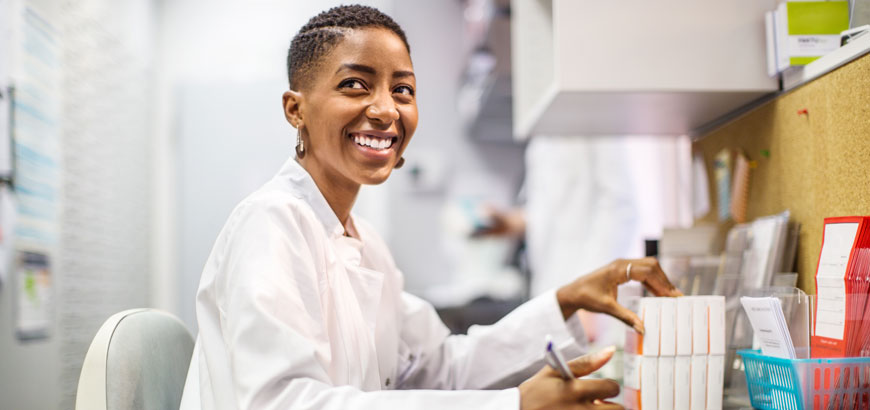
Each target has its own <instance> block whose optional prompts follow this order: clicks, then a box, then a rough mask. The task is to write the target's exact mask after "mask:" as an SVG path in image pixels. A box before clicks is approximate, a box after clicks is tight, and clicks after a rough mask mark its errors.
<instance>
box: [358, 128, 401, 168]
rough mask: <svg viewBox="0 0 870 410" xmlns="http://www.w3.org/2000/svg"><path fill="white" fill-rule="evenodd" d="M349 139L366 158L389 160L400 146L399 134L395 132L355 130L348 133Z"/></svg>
mask: <svg viewBox="0 0 870 410" xmlns="http://www.w3.org/2000/svg"><path fill="white" fill-rule="evenodd" d="M348 140H349V142H350V143H352V144H354V146H355V148H356V149H357V150H358V151H359V152H360V153H362V154H363V155H364V156H365V157H366V158H371V159H377V160H383V161H387V160H390V159H391V158H392V157H393V153H394V152H395V151H396V147H399V146H400V145H401V144H399V143H398V142H399V136H398V134H396V133H394V132H384V131H354V132H350V133H348Z"/></svg>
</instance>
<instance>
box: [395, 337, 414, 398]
mask: <svg viewBox="0 0 870 410" xmlns="http://www.w3.org/2000/svg"><path fill="white" fill-rule="evenodd" d="M398 354H399V357H398V358H397V360H396V375H397V377H396V388H397V389H402V388H407V387H410V386H404V384H405V382H406V381H407V380H408V378H410V377H411V376H412V375H413V374H414V372H415V371H416V370H417V367H418V364H419V363H420V354H419V352H418V351H416V349H411V347H409V346H408V344H407V343H405V341H404V340H400V341H399V349H398Z"/></svg>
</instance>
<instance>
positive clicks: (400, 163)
mask: <svg viewBox="0 0 870 410" xmlns="http://www.w3.org/2000/svg"><path fill="white" fill-rule="evenodd" d="M403 165H405V157H399V160H398V161H397V162H396V165H395V166H394V167H393V168H394V169H399V168H401V167H402V166H403Z"/></svg>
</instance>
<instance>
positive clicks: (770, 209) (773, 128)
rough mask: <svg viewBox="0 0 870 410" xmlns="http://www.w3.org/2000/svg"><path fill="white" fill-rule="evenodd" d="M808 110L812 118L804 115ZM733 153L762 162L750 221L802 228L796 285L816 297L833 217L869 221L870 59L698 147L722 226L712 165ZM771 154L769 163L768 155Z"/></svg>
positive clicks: (716, 133) (791, 95)
mask: <svg viewBox="0 0 870 410" xmlns="http://www.w3.org/2000/svg"><path fill="white" fill-rule="evenodd" d="M803 109H806V112H807V113H806V114H799V113H798V112H799V111H800V110H803ZM725 147H728V148H732V149H736V150H740V151H742V152H743V153H744V154H746V156H747V157H749V159H750V160H753V161H756V163H757V166H756V167H755V168H754V169H752V177H751V182H750V188H749V204H748V209H747V216H748V218H749V220H752V219H754V218H757V217H760V216H765V215H771V214H775V213H779V212H782V211H784V210H786V209H788V210H789V211H791V217H792V219H794V220H796V221H798V222H800V223H801V234H800V238H799V239H798V253H797V271H798V273H799V279H798V284H799V286H800V287H801V289H803V290H804V291H806V292H807V293H815V283H814V280H813V276H814V275H815V270H816V264H817V262H818V258H819V251H820V248H821V241H822V227H823V219H824V218H825V217H828V216H845V215H870V55H865V56H863V57H861V58H859V59H857V60H855V61H853V62H851V63H849V64H847V65H845V66H843V67H840V68H839V69H837V70H835V71H833V72H831V73H828V74H826V75H825V76H823V77H820V78H818V79H816V80H815V81H812V82H810V83H808V84H805V85H803V86H801V87H799V88H798V89H796V90H793V91H791V92H789V93H786V94H783V95H781V96H779V97H777V98H776V99H774V100H772V101H770V102H768V103H766V104H764V105H762V106H760V107H758V108H757V109H755V110H752V111H751V112H749V113H747V114H745V115H743V116H741V117H739V118H737V119H736V120H734V121H732V122H730V123H728V124H726V125H724V126H722V127H720V128H718V129H716V130H714V131H712V132H710V133H709V134H707V135H705V136H703V137H702V138H700V139H699V140H697V141H695V143H694V144H693V149H694V150H695V151H696V152H700V153H701V154H702V155H703V157H704V160H705V163H706V165H707V174H708V177H709V179H710V181H709V184H710V185H709V186H710V187H711V192H710V197H711V199H710V203H711V205H712V208H713V209H712V211H711V212H710V214H708V215H707V216H706V217H704V218H702V219H701V220H700V221H699V222H702V221H703V222H715V221H716V220H717V216H716V215H717V210H716V195H715V186H716V184H715V181H714V180H713V170H712V164H713V157H714V156H715V155H716V153H718V152H719V151H720V150H721V149H723V148H725ZM763 150H767V151H768V152H769V156H765V155H764V154H763V153H762V151H763Z"/></svg>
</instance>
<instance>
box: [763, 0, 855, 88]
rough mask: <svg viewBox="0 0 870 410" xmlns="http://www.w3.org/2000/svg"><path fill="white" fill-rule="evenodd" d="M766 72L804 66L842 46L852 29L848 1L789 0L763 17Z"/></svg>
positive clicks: (772, 74)
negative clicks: (842, 39)
mask: <svg viewBox="0 0 870 410" xmlns="http://www.w3.org/2000/svg"><path fill="white" fill-rule="evenodd" d="M764 19H765V25H766V33H767V74H768V75H770V76H771V77H773V76H776V75H777V74H778V73H780V72H782V71H783V70H785V69H786V68H788V67H790V66H802V65H806V64H809V63H811V62H812V61H814V60H816V59H817V58H819V57H821V56H823V55H825V54H827V53H830V52H831V51H834V50H836V49H837V48H839V47H840V32H842V31H844V30H848V29H849V2H848V1H789V2H783V3H780V5H779V7H777V8H776V10H775V11H770V12H767V13H766V14H765V16H764Z"/></svg>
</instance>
